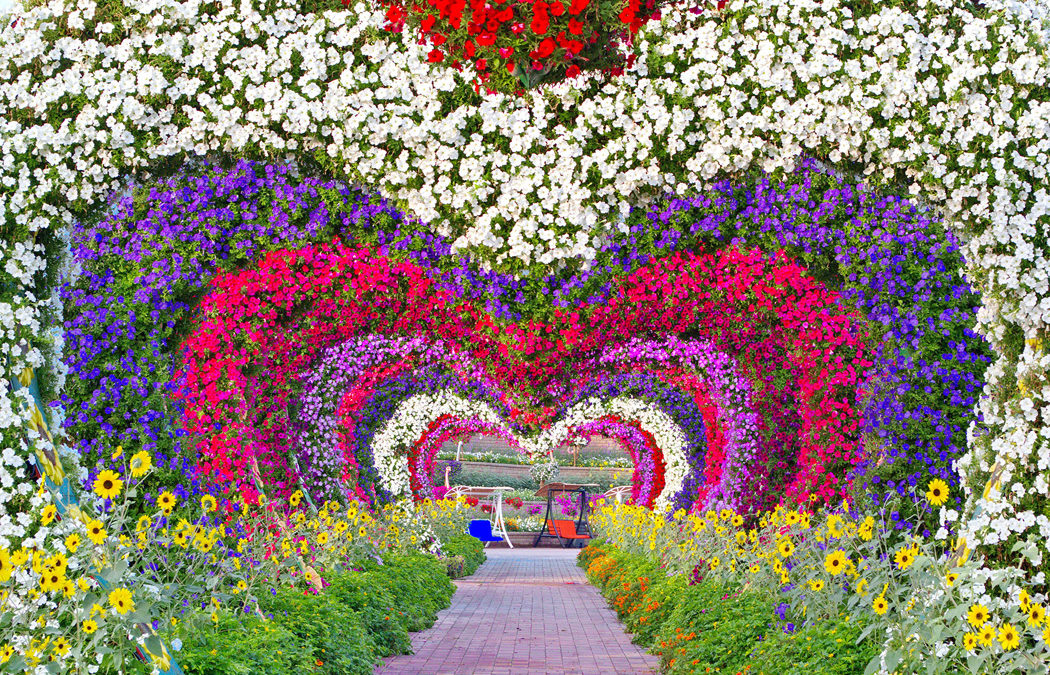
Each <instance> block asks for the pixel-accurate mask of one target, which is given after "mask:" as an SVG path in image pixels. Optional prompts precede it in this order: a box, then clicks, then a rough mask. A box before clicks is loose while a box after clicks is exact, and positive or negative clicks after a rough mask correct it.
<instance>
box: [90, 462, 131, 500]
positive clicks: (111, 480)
mask: <svg viewBox="0 0 1050 675" xmlns="http://www.w3.org/2000/svg"><path fill="white" fill-rule="evenodd" d="M123 487H124V481H122V480H121V479H120V474H119V473H117V472H116V471H111V470H109V469H106V470H105V471H101V472H99V474H98V477H97V478H95V484H94V486H93V489H94V490H95V494H97V495H98V496H99V497H102V498H103V499H113V498H114V497H116V496H117V495H119V494H120V490H121V488H123Z"/></svg>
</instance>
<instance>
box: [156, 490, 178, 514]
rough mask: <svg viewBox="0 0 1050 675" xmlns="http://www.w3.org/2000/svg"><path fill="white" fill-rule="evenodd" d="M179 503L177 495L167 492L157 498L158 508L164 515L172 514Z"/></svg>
mask: <svg viewBox="0 0 1050 675" xmlns="http://www.w3.org/2000/svg"><path fill="white" fill-rule="evenodd" d="M178 503H179V500H178V499H176V498H175V495H173V494H171V493H170V492H168V491H166V490H165V491H164V492H161V493H160V494H159V495H158V496H157V506H159V507H160V509H161V510H162V511H164V513H171V512H172V510H173V509H174V508H175V505H176V504H178Z"/></svg>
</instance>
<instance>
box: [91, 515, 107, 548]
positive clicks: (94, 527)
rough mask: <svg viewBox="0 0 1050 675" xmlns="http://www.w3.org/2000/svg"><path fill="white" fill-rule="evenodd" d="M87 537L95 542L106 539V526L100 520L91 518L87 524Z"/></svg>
mask: <svg viewBox="0 0 1050 675" xmlns="http://www.w3.org/2000/svg"><path fill="white" fill-rule="evenodd" d="M87 537H88V539H90V540H91V541H93V542H94V543H96V544H102V543H104V542H105V541H106V528H105V526H104V525H103V524H102V521H101V520H98V519H96V518H92V519H91V520H89V521H88V524H87Z"/></svg>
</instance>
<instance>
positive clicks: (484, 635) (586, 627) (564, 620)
mask: <svg viewBox="0 0 1050 675" xmlns="http://www.w3.org/2000/svg"><path fill="white" fill-rule="evenodd" d="M486 553H487V554H488V561H486V562H485V564H484V565H482V566H481V567H480V568H478V571H477V572H475V573H474V574H473V576H470V577H468V578H466V579H463V580H460V581H457V582H456V586H457V590H456V594H455V595H454V596H452V606H451V607H449V608H448V609H446V610H445V611H443V612H441V613H440V614H438V620H437V623H435V624H434V627H433V628H431V629H429V630H425V631H423V632H421V633H416V634H415V635H413V636H412V647H413V648H414V649H415V652H416V653H415V654H412V655H409V656H394V657H391V658H388V659H386V662H385V663H384V664H383V665H381V666H380V668H379V670H377V671H376V672H377V673H381V674H382V675H395V674H397V675H401V674H404V675H408V674H411V675H469V674H471V673H474V674H477V675H518V674H519V673H520V674H526V673H551V674H555V673H556V674H557V675H568V674H570V673H571V674H574V675H584V674H586V675H607V674H609V673H622V674H625V675H635V674H636V673H638V674H641V673H655V672H657V667H658V665H659V660H658V659H657V658H656V657H655V656H650V655H648V654H646V653H645V651H643V650H642V648H641V647H638V646H636V645H633V644H631V641H630V638H629V637H628V636H627V635H626V634H625V633H624V631H623V626H622V625H621V624H620V622H619V621H617V619H616V614H615V613H614V612H613V611H612V610H611V609H609V608H608V606H607V605H606V604H605V600H603V599H602V597H601V595H599V594H598V591H597V589H595V588H594V587H593V586H591V585H590V584H588V583H587V579H586V577H585V576H584V575H583V570H581V569H580V568H579V567H577V566H576V554H577V553H578V551H576V550H564V549H542V548H540V549H534V548H515V549H513V550H511V549H489V550H487V551H486Z"/></svg>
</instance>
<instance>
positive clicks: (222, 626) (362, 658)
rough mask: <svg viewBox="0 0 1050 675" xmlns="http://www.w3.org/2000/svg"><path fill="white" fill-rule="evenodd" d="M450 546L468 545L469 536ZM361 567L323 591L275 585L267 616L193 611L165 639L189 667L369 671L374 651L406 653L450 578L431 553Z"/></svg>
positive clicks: (446, 592)
mask: <svg viewBox="0 0 1050 675" xmlns="http://www.w3.org/2000/svg"><path fill="white" fill-rule="evenodd" d="M454 548H456V549H457V550H459V551H461V552H463V553H471V548H470V546H469V544H468V543H466V542H457V543H456V544H454ZM473 556H474V558H476V557H477V556H476V553H475V554H473ZM364 567H365V569H361V570H342V571H330V572H328V573H326V574H325V575H324V578H325V581H326V585H325V587H324V589H323V590H322V591H321V592H320V593H316V592H314V591H313V590H309V591H303V590H302V589H300V588H279V589H274V591H273V592H272V593H269V594H265V595H264V596H263V597H262V598H261V599H260V602H259V607H260V610H261V611H262V613H263V614H264V615H265V617H266V618H263V617H262V616H258V615H255V614H231V613H229V612H226V611H224V610H217V611H216V612H215V613H214V614H201V613H198V614H196V615H195V617H194V618H191V619H189V620H185V621H182V622H180V623H179V624H178V626H177V627H176V628H174V629H172V630H171V631H169V632H168V633H167V634H166V635H165V636H164V640H165V642H166V643H167V644H169V645H173V644H176V642H175V641H176V640H178V641H179V642H180V643H181V649H180V650H178V651H177V652H174V656H175V657H176V658H177V660H178V661H179V664H180V665H181V666H182V667H183V669H184V670H185V671H186V672H187V673H188V674H189V675H197V674H199V675H255V674H256V673H258V674H260V675H284V674H286V673H287V674H289V675H292V674H297V673H318V674H324V675H336V674H338V675H353V674H356V673H361V674H364V673H371V672H372V670H373V668H374V666H375V663H376V662H377V660H378V659H379V658H381V657H384V656H391V655H394V654H408V653H411V651H412V645H411V642H410V641H409V637H408V632H409V631H410V630H413V631H415V630H421V629H422V628H426V627H429V626H430V625H431V624H433V622H434V619H435V617H436V615H437V612H438V610H439V609H442V608H444V607H447V606H448V603H449V600H450V599H451V597H452V593H453V591H454V590H455V586H453V584H452V582H451V581H450V580H449V579H448V577H447V575H446V574H445V568H444V565H443V563H442V562H439V561H438V560H437V559H436V558H435V557H434V556H430V555H422V554H420V555H410V556H390V557H389V558H387V559H386V560H384V561H383V562H382V563H380V562H378V561H376V560H370V561H369V562H368V563H366V564H365V565H364ZM213 617H214V618H213Z"/></svg>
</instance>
